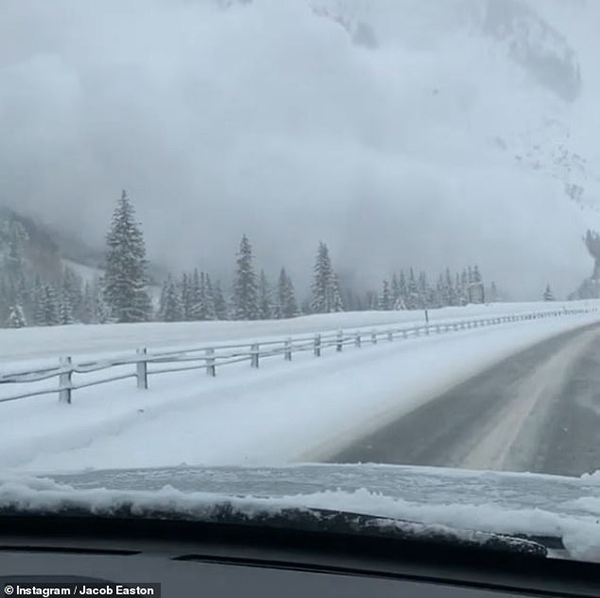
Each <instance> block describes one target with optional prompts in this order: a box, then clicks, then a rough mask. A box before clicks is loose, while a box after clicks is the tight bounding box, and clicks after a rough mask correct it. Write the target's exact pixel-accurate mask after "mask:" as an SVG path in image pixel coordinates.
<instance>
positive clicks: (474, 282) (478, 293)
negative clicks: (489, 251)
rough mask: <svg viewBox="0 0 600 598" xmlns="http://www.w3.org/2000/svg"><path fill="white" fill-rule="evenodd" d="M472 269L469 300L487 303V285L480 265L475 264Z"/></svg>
mask: <svg viewBox="0 0 600 598" xmlns="http://www.w3.org/2000/svg"><path fill="white" fill-rule="evenodd" d="M469 270H470V283H469V301H470V302H471V303H485V287H484V285H483V278H482V276H481V273H480V271H479V266H477V265H475V266H473V268H472V269H471V268H470V269H469Z"/></svg>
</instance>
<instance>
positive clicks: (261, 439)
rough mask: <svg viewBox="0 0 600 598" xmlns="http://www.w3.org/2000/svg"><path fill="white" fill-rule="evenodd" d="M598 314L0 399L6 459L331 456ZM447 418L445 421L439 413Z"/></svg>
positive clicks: (16, 464) (237, 460) (5, 462)
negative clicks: (64, 398) (136, 384)
mask: <svg viewBox="0 0 600 598" xmlns="http://www.w3.org/2000/svg"><path fill="white" fill-rule="evenodd" d="M597 320H598V313H592V314H587V315H578V316H568V317H558V318H549V319H543V320H533V321H527V322H516V323H511V324H503V325H499V326H495V327H490V328H480V329H472V330H465V331H461V332H453V333H451V334H447V335H441V336H433V337H421V338H416V339H410V340H407V341H399V342H395V343H389V344H388V343H386V344H383V343H382V344H379V345H377V346H372V345H365V346H364V347H363V348H362V349H357V348H355V349H352V350H348V351H345V352H344V353H343V354H337V353H335V352H334V351H331V352H326V353H324V354H323V356H322V357H321V358H320V359H315V358H314V357H313V356H312V355H310V354H303V355H301V356H298V359H296V358H295V359H294V362H293V363H289V362H284V361H283V360H281V361H280V360H275V361H270V362H268V364H266V365H265V367H264V368H261V369H260V370H258V371H257V370H253V369H251V368H249V367H248V366H247V364H241V365H240V366H239V367H238V366H231V367H230V368H225V369H224V370H223V373H222V374H219V376H218V377H217V378H216V379H213V378H209V377H207V376H205V375H204V373H198V372H197V371H194V372H186V373H178V374H165V375H162V376H158V377H156V378H152V380H151V387H150V390H148V391H137V390H135V389H133V388H132V386H133V383H132V381H131V380H124V381H121V382H117V383H114V384H110V385H107V386H100V387H93V388H89V389H82V390H78V391H77V393H76V394H75V396H74V401H73V404H72V405H59V404H58V402H57V400H56V397H55V396H54V397H39V398H32V399H27V400H22V401H16V402H14V403H6V404H2V405H0V415H1V417H0V467H7V468H19V469H27V470H29V471H33V470H48V469H52V470H54V469H67V470H73V469H81V468H85V467H95V468H110V467H145V466H165V465H179V464H182V463H187V464H205V465H229V464H232V465H247V464H248V465H249V464H252V465H265V464H272V465H278V464H282V463H290V462H299V461H321V460H326V459H327V458H328V457H330V456H331V455H332V454H335V453H336V452H339V451H341V450H342V449H344V448H345V447H347V446H348V445H350V444H352V443H353V442H357V441H358V440H359V439H360V438H361V437H363V436H364V435H366V434H370V433H375V432H376V431H377V430H380V429H381V428H383V427H385V426H386V425H387V424H389V423H391V422H394V421H396V420H398V419H399V418H401V417H402V416H406V415H407V414H409V413H411V412H413V411H414V410H415V409H417V408H418V407H420V406H422V405H426V404H427V403H429V402H430V401H432V400H433V399H434V398H436V397H438V396H439V395H441V394H443V393H444V392H446V391H448V390H449V389H452V388H454V387H456V386H457V385H460V384H461V383H464V382H465V381H467V380H469V379H470V378H472V377H474V376H477V375H478V374H480V373H481V372H482V371H483V370H485V369H486V368H490V367H492V366H493V365H495V364H497V363H498V362H500V361H501V360H503V359H506V358H508V357H510V356H511V355H513V354H514V353H515V352H518V351H520V350H523V349H527V348H528V347H531V346H532V345H534V344H535V343H536V342H540V341H543V340H545V339H548V338H551V337H553V336H555V335H557V334H559V333H562V332H567V331H570V330H574V329H575V328H578V327H581V326H585V325H589V324H590V323H592V322H597ZM438 419H439V418H438Z"/></svg>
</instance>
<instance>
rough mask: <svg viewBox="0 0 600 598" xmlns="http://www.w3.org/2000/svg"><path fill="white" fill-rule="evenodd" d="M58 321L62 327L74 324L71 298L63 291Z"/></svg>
mask: <svg viewBox="0 0 600 598" xmlns="http://www.w3.org/2000/svg"><path fill="white" fill-rule="evenodd" d="M58 319H59V323H60V325H61V326H66V325H68V324H73V322H74V321H75V320H74V319H73V306H72V305H71V298H70V296H69V294H68V293H67V292H65V291H64V290H63V293H62V294H61V296H60V300H59V304H58Z"/></svg>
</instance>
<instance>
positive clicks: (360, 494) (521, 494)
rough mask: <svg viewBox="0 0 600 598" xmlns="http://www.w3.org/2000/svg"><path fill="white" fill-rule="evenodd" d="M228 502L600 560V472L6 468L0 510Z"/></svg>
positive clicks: (146, 508) (141, 508)
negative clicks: (553, 543)
mask: <svg viewBox="0 0 600 598" xmlns="http://www.w3.org/2000/svg"><path fill="white" fill-rule="evenodd" d="M224 500H226V501H228V502H230V503H231V505H232V506H233V507H234V508H236V509H239V510H241V511H243V512H244V513H246V514H248V515H249V516H252V514H253V513H264V512H265V511H268V512H272V511H277V510H281V509H287V508H312V509H328V510H340V511H346V512H351V513H360V514H366V515H372V516H377V517H385V518H394V519H402V520H409V521H414V522H419V523H424V524H432V525H444V526H448V527H451V528H454V529H458V530H467V529H468V530H477V531H485V532H496V533H503V534H528V535H540V536H552V537H560V538H562V541H563V544H564V545H565V547H566V548H567V550H568V551H569V553H570V554H571V556H573V557H574V558H578V559H581V560H590V561H597V562H599V561H600V475H599V474H594V475H587V476H583V477H582V478H567V477H559V476H548V475H539V474H523V473H497V472H474V471H465V470H453V469H446V468H444V469H438V468H431V467H406V466H394V465H317V464H314V465H313V464H311V465H294V466H286V467H276V468H271V467H261V468H246V467H214V468H208V467H188V466H180V467H170V468H157V469H127V470H124V469H120V470H102V471H100V470H87V471H84V472H81V473H65V474H59V473H53V474H50V475H48V474H44V475H35V476H33V475H26V476H25V475H21V474H18V473H15V472H14V471H11V472H3V473H0V509H5V508H17V509H19V510H21V511H23V512H30V511H31V512H39V511H43V512H53V511H59V510H60V511H63V512H64V510H65V509H68V508H70V507H76V508H78V509H82V508H83V509H85V510H89V512H90V514H96V515H103V516H106V515H110V514H111V512H113V511H116V510H118V509H119V508H121V507H122V506H123V505H127V506H128V507H129V508H131V510H132V511H131V512H135V513H137V514H139V515H143V514H144V513H151V512H152V510H154V509H161V510H162V511H164V510H165V509H166V510H168V512H169V513H173V516H174V517H190V518H198V519H202V518H203V517H205V516H206V514H207V513H209V512H210V507H211V505H214V504H215V503H217V502H222V501H224Z"/></svg>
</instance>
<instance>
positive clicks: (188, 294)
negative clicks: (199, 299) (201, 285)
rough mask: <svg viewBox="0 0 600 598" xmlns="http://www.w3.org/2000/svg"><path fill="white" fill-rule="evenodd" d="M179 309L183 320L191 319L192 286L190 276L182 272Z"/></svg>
mask: <svg viewBox="0 0 600 598" xmlns="http://www.w3.org/2000/svg"><path fill="white" fill-rule="evenodd" d="M180 289H181V311H182V318H183V319H184V320H191V319H192V306H193V304H194V295H193V287H192V284H191V276H189V275H188V274H187V272H184V273H183V274H182V275H181V283H180Z"/></svg>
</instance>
